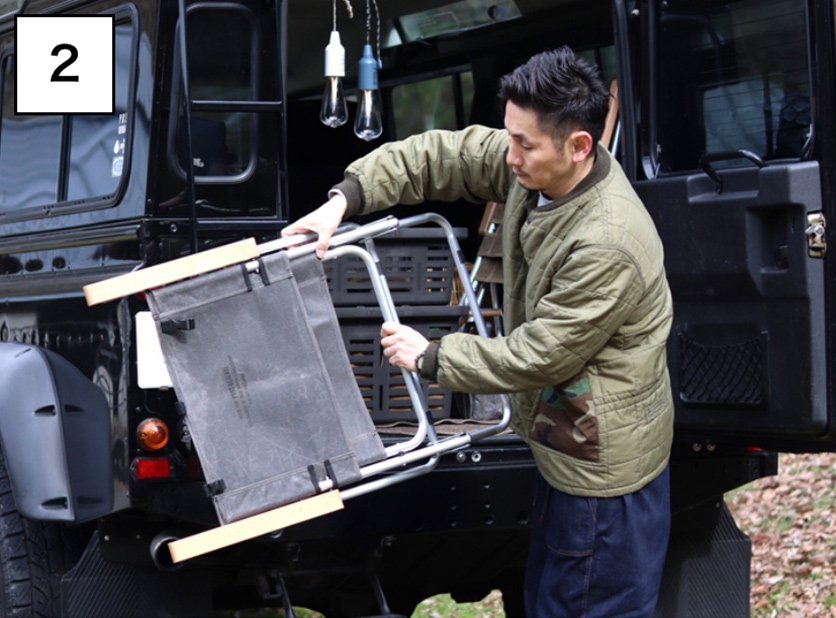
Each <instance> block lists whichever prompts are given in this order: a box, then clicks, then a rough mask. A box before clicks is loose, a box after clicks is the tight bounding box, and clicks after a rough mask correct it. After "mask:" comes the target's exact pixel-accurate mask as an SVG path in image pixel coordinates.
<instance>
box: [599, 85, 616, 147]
mask: <svg viewBox="0 0 836 618" xmlns="http://www.w3.org/2000/svg"><path fill="white" fill-rule="evenodd" d="M617 121H618V80H615V79H614V80H612V83H611V84H610V109H609V111H608V112H607V118H606V120H604V132H603V134H602V135H601V144H602V145H603V146H604V148H607V149H609V147H610V140H611V139H612V134H613V131H614V130H615V123H616V122H617Z"/></svg>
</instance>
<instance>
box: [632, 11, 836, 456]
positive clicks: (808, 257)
mask: <svg viewBox="0 0 836 618" xmlns="http://www.w3.org/2000/svg"><path fill="white" fill-rule="evenodd" d="M812 6H813V3H810V7H812ZM616 9H617V10H616V19H617V22H616V25H617V29H618V30H619V32H620V34H621V35H624V34H627V38H624V37H623V36H622V40H621V45H620V51H621V53H622V59H621V60H622V61H621V74H620V78H621V80H622V83H625V82H624V80H629V81H628V88H627V89H626V92H625V89H624V88H622V89H621V93H622V96H627V97H629V100H628V101H626V103H627V105H626V109H624V107H625V106H623V107H622V109H623V113H624V114H625V116H626V115H630V116H629V117H625V121H626V122H631V123H632V127H633V130H630V131H627V132H625V142H624V155H623V159H624V166H625V169H626V170H627V171H628V174H631V175H632V176H633V178H634V179H635V187H636V189H637V191H638V192H639V195H640V196H641V198H642V199H643V201H644V203H645V204H646V206H647V208H648V210H649V211H650V213H651V215H652V216H653V218H654V220H655V221H656V224H657V227H658V229H659V233H660V235H661V236H662V240H663V242H664V245H665V251H666V259H665V265H666V269H667V275H668V279H669V282H670V286H671V291H672V294H673V298H674V322H673V328H672V331H671V336H670V340H669V344H668V354H669V367H670V371H671V378H672V384H673V390H674V399H675V402H676V431H677V437H678V438H679V439H684V440H688V441H694V442H706V443H714V442H733V443H736V444H743V445H746V446H760V447H767V448H780V449H781V450H808V449H832V448H834V439H833V437H834V430H833V424H832V415H831V411H830V406H829V405H828V402H829V396H828V392H829V390H828V387H829V375H828V369H829V366H828V358H829V356H828V342H827V333H826V324H827V304H826V285H825V283H826V266H827V260H829V259H832V256H831V255H827V253H826V248H825V245H826V240H827V233H826V226H827V223H828V222H829V221H832V220H834V219H832V215H831V214H830V212H829V209H830V206H829V203H830V202H831V201H832V200H826V199H825V196H826V194H827V191H828V190H827V188H826V187H827V186H828V183H827V182H826V179H825V178H824V176H825V172H823V170H824V169H825V168H826V166H825V165H824V159H823V154H822V151H821V150H820V149H817V140H820V139H823V136H821V135H818V134H817V133H816V131H815V130H814V129H818V128H819V127H820V126H821V125H819V123H818V122H817V118H816V115H817V114H816V109H819V108H821V105H822V101H820V97H821V96H822V94H826V93H825V92H824V89H823V88H820V77H814V76H815V75H817V74H816V73H814V71H813V68H814V67H815V66H816V63H817V61H816V60H815V59H816V57H817V56H816V48H814V44H815V39H816V33H814V32H813V31H812V28H813V26H812V25H811V24H812V22H813V21H814V20H813V19H812V18H813V16H812V15H809V14H808V3H807V2H805V0H737V1H734V2H723V3H718V2H713V1H708V0H698V1H694V0H664V1H662V0H649V1H643V2H640V3H636V4H633V5H629V6H628V5H624V4H622V3H621V2H620V1H617V2H616ZM810 10H814V9H812V8H811V9H810ZM831 30H832V23H831ZM818 44H819V45H820V44H821V41H819V42H818ZM823 109H826V108H823Z"/></svg>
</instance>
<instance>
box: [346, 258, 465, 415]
mask: <svg viewBox="0 0 836 618" xmlns="http://www.w3.org/2000/svg"><path fill="white" fill-rule="evenodd" d="M448 252H449V250H448ZM468 313H469V311H468V309H467V307H460V306H458V305H453V306H451V305H444V306H435V307H432V306H430V307H398V318H399V319H400V321H401V322H402V323H403V324H406V325H407V326H411V327H413V328H414V329H415V330H417V331H418V332H420V333H421V334H422V335H424V336H425V337H427V338H428V339H430V340H434V339H440V338H441V337H442V336H444V335H446V334H448V333H453V332H456V331H458V329H459V324H460V322H461V321H462V320H463V319H464V317H465V316H467V315H468ZM337 319H338V320H339V323H340V330H341V331H342V334H343V341H344V342H345V347H346V350H347V351H348V358H349V363H350V364H351V368H352V370H353V371H354V377H355V378H356V379H357V384H358V386H359V387H360V394H361V395H362V397H363V401H364V402H365V404H366V407H367V408H368V409H369V412H370V414H371V416H372V420H373V421H374V422H375V424H377V425H385V424H387V423H395V422H401V421H415V420H416V417H415V414H414V412H413V410H412V402H411V400H410V398H409V392H408V391H407V388H406V384H405V382H404V379H403V374H402V373H401V370H400V369H398V368H397V367H393V366H392V365H390V364H389V361H388V359H387V358H386V357H385V356H384V355H383V349H382V348H381V346H380V326H381V324H382V323H383V317H382V315H381V311H380V309H378V308H376V307H351V308H347V307H340V308H337ZM422 385H423V390H424V394H425V396H426V398H427V409H428V411H429V413H430V416H431V417H432V419H433V420H439V419H442V418H449V417H450V405H451V403H452V399H453V395H452V393H451V392H450V391H448V390H445V389H442V388H441V387H440V386H438V384H434V383H430V382H428V381H426V380H422Z"/></svg>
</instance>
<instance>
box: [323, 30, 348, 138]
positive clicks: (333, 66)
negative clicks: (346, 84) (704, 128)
mask: <svg viewBox="0 0 836 618" xmlns="http://www.w3.org/2000/svg"><path fill="white" fill-rule="evenodd" d="M343 77H345V48H344V47H343V46H342V43H341V42H340V33H339V32H337V30H332V31H331V39H330V40H329V41H328V45H327V46H326V47H325V92H324V94H323V95H322V109H321V110H320V112H319V119H320V120H321V121H322V124H324V125H326V126H329V127H331V128H336V127H339V126H342V125H344V124H345V123H346V122H348V106H347V105H346V102H345V92H344V91H343Z"/></svg>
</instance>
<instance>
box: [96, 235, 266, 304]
mask: <svg viewBox="0 0 836 618" xmlns="http://www.w3.org/2000/svg"><path fill="white" fill-rule="evenodd" d="M258 256H259V251H258V246H257V245H256V243H255V239H254V238H246V239H244V240H239V241H238V242H234V243H230V244H228V245H224V246H223V247H216V248H215V249H209V250H208V251H201V252H200V253H195V254H193V255H187V256H186V257H182V258H179V259H176V260H171V261H170V262H164V263H162V264H156V265H154V266H149V267H148V268H143V269H141V270H137V271H135V272H131V273H127V274H124V275H119V276H118V277H112V278H110V279H105V280H103V281H97V282H96V283H91V284H90V285H86V286H84V296H85V298H86V299H87V304H88V305H90V306H92V305H97V304H99V303H105V302H107V301H110V300H116V299H117V298H121V297H123V296H128V295H130V294H136V293H137V292H142V291H143V290H150V289H152V288H156V287H159V286H161V285H166V284H167V283H172V282H174V281H179V280H180V279H187V278H188V277H194V276H195V275H199V274H201V273H205V272H210V271H212V270H218V269H219V268H224V267H226V266H230V265H231V264H237V263H239V262H246V261H247V260H252V259H255V258H257V257H258Z"/></svg>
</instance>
